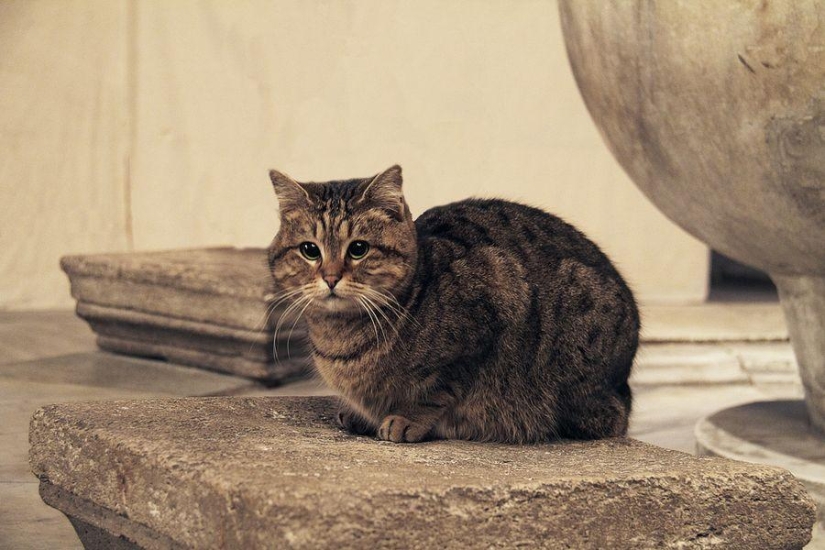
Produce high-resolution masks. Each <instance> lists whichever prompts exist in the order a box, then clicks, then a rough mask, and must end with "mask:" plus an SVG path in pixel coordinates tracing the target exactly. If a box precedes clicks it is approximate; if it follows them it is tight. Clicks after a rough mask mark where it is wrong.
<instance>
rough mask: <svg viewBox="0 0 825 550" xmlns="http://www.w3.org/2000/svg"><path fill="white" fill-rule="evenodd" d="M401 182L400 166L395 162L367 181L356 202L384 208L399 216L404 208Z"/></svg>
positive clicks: (401, 215) (402, 214) (402, 213)
mask: <svg viewBox="0 0 825 550" xmlns="http://www.w3.org/2000/svg"><path fill="white" fill-rule="evenodd" d="M403 182H404V180H403V178H402V177H401V167H400V166H398V165H397V164H395V165H393V166H390V167H389V168H387V169H386V170H384V171H383V172H381V173H380V174H378V175H377V176H375V177H374V178H372V179H371V180H370V181H369V182H367V184H366V185H365V186H364V190H363V191H362V193H361V198H360V199H359V200H358V202H359V203H360V202H365V203H368V204H370V205H372V206H373V207H376V208H384V209H386V210H389V211H391V212H393V213H394V214H396V215H397V216H398V217H399V218H401V217H403V216H404V212H405V210H406V208H405V204H404V193H403V192H402V191H401V185H402V183H403Z"/></svg>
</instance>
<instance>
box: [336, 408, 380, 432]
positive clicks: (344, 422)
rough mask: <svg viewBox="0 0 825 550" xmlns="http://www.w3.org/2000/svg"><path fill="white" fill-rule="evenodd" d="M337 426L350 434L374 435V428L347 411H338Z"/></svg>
mask: <svg viewBox="0 0 825 550" xmlns="http://www.w3.org/2000/svg"><path fill="white" fill-rule="evenodd" d="M338 424H339V425H340V426H341V427H342V428H344V429H345V430H346V431H348V432H349V433H351V434H355V435H375V427H374V426H373V425H371V424H370V423H369V422H367V421H366V420H364V418H362V417H361V415H359V414H358V413H355V412H353V411H351V410H349V409H341V410H340V411H338Z"/></svg>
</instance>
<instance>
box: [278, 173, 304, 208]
mask: <svg viewBox="0 0 825 550" xmlns="http://www.w3.org/2000/svg"><path fill="white" fill-rule="evenodd" d="M269 179H270V180H272V188H273V189H275V195H277V197H278V203H279V205H280V207H281V209H284V208H289V207H290V206H299V205H304V204H308V203H310V202H312V199H310V197H309V193H308V192H307V190H306V189H304V188H303V186H302V185H301V184H300V183H298V182H297V181H295V180H294V179H292V178H290V177H289V176H287V175H286V174H282V173H280V172H278V171H277V170H270V171H269Z"/></svg>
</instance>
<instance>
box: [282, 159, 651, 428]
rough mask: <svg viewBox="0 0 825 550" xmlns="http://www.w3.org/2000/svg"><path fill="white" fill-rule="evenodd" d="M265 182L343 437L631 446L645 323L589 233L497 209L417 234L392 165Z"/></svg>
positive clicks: (286, 266)
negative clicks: (370, 173)
mask: <svg viewBox="0 0 825 550" xmlns="http://www.w3.org/2000/svg"><path fill="white" fill-rule="evenodd" d="M270 179H271V180H272V184H273V186H274V189H275V193H276V195H277V197H278V201H279V206H280V219H281V225H280V229H279V231H278V233H277V234H276V236H275V238H274V240H273V241H272V244H271V245H270V248H269V267H270V270H271V273H272V276H273V279H274V281H275V284H276V286H277V287H278V288H279V289H280V290H281V291H282V293H281V296H282V297H283V298H284V299H287V298H288V299H291V300H292V304H291V306H290V308H291V311H293V312H298V314H299V315H300V314H301V313H302V314H303V317H304V318H305V320H306V324H307V327H308V335H309V341H310V348H311V352H312V357H313V361H314V364H315V368H316V370H317V372H318V373H319V374H320V375H321V377H322V378H323V379H324V380H325V381H326V383H327V384H328V385H329V386H331V387H332V388H334V389H335V390H337V391H338V392H339V393H340V395H341V396H342V407H341V411H340V412H339V414H338V422H339V423H340V424H341V426H342V427H343V428H345V429H346V430H348V431H349V432H351V433H355V434H361V435H372V436H377V437H378V438H379V439H381V440H387V441H393V442H409V443H412V442H418V441H422V440H425V439H442V438H443V439H465V440H477V441H495V442H505V443H532V442H541V441H549V440H554V439H558V438H568V439H597V438H604V437H617V436H623V435H625V434H626V432H627V426H628V417H629V415H630V410H631V402H632V396H631V390H630V387H629V385H628V377H629V375H630V371H631V366H632V364H633V359H634V356H635V354H636V349H637V347H638V341H639V326H640V322H639V313H638V309H637V306H636V303H635V301H634V298H633V295H632V293H631V291H630V289H629V288H628V286H627V284H626V283H625V282H624V280H623V279H622V277H621V276H620V275H619V273H618V272H617V270H616V269H615V267H614V266H613V265H612V264H611V262H610V260H608V258H607V257H606V256H605V254H604V253H603V252H602V251H601V250H600V249H599V248H598V247H597V246H596V245H595V244H594V243H593V242H591V241H590V240H588V239H587V238H586V237H585V236H584V235H583V234H582V233H580V232H579V231H578V230H576V229H575V228H573V227H572V226H571V225H569V224H567V223H565V222H564V221H562V220H561V219H559V218H558V217H556V216H553V215H551V214H548V213H546V212H544V211H542V210H539V209H537V208H532V207H529V206H525V205H522V204H517V203H514V202H508V201H504V200H497V199H468V200H463V201H460V202H455V203H452V204H448V205H445V206H438V207H435V208H432V209H430V210H427V211H426V212H424V213H423V214H422V215H421V216H419V217H418V218H417V219H416V220H413V217H412V215H411V214H410V209H409V207H408V205H407V202H406V200H405V199H404V195H403V193H402V179H403V178H402V173H401V167H399V166H397V165H396V166H392V167H391V168H389V169H387V170H385V171H384V172H382V173H380V174H378V175H376V176H374V177H371V178H365V179H350V180H342V181H330V182H326V183H298V182H297V181H294V180H293V179H291V178H290V177H288V176H286V175H284V174H281V173H280V172H277V171H275V170H273V171H271V172H270Z"/></svg>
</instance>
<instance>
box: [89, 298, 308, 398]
mask: <svg viewBox="0 0 825 550" xmlns="http://www.w3.org/2000/svg"><path fill="white" fill-rule="evenodd" d="M77 315H78V316H80V317H81V318H83V319H84V320H86V322H88V323H89V326H90V327H91V328H92V330H93V331H94V332H95V333H96V334H97V344H98V346H99V347H101V348H102V349H105V350H108V351H114V352H117V353H124V354H127V355H137V356H142V357H153V358H161V359H165V360H167V361H171V362H173V363H180V364H183V365H189V366H194V367H201V368H205V369H210V370H216V371H220V372H226V373H230V374H236V375H239V376H245V377H248V378H256V379H260V380H265V381H268V382H284V381H287V380H290V379H292V378H297V377H301V376H305V375H306V374H307V373H308V372H309V371H310V369H311V362H310V359H309V357H308V356H307V354H306V349H305V346H304V344H303V342H304V338H306V332H305V331H304V330H295V331H294V332H292V333H291V334H290V332H291V331H289V330H287V335H289V344H288V345H287V342H286V341H284V340H285V339H281V338H279V339H278V341H277V342H273V334H272V331H263V330H259V331H251V330H243V329H237V328H232V327H225V326H220V325H214V324H210V323H201V322H197V321H189V320H186V319H177V318H174V317H167V316H163V315H156V314H151V313H143V312H140V311H133V310H128V309H120V308H109V307H104V306H97V305H94V304H88V303H86V302H78V304H77ZM288 328H289V327H288ZM273 345H274V346H275V347H274V348H273ZM276 348H277V353H278V358H277V360H276V358H275V354H274V350H275V349H276Z"/></svg>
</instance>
